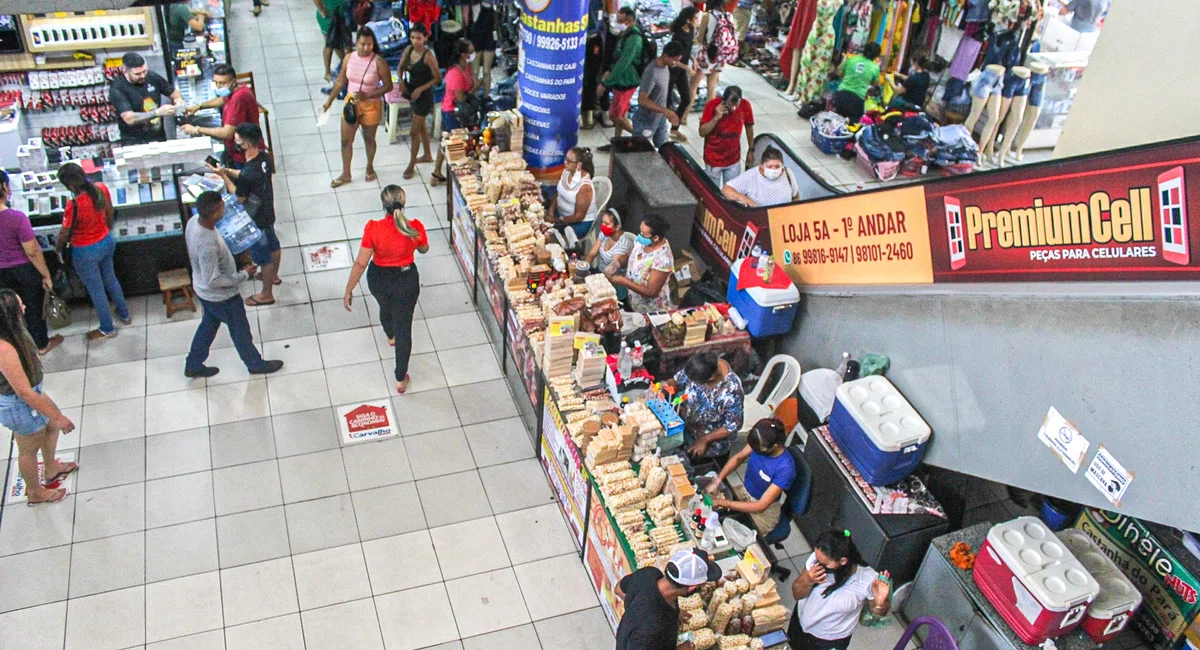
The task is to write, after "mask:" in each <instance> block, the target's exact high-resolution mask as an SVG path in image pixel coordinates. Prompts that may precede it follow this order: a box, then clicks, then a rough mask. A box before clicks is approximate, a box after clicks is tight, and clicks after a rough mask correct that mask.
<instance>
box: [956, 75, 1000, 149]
mask: <svg viewBox="0 0 1200 650" xmlns="http://www.w3.org/2000/svg"><path fill="white" fill-rule="evenodd" d="M1003 84H1004V66H1002V65H998V64H995V63H993V64H991V65H985V66H983V72H981V73H980V75H979V78H978V79H976V80H975V83H974V85H972V86H971V113H970V114H969V115H968V116H967V121H966V122H963V126H965V127H967V131H970V132H971V133H974V132H975V125H976V124H977V123H978V122H979V118H980V117H981V116H982V115H983V111H984V109H985V108H986V109H987V116H988V123H987V125H986V126H985V127H984V131H987V130H989V129H991V128H992V127H993V126H994V125H995V124H996V122H997V121H999V116H1000V88H1001V86H1003ZM983 135H987V134H986V133H984V134H983ZM979 142H985V140H984V138H982V137H981V138H980V139H979Z"/></svg>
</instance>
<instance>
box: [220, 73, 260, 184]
mask: <svg viewBox="0 0 1200 650" xmlns="http://www.w3.org/2000/svg"><path fill="white" fill-rule="evenodd" d="M246 122H249V123H251V124H258V100H257V99H255V98H254V91H253V90H250V87H249V86H238V87H237V88H236V89H235V90H234V91H233V93H232V94H231V95H229V97H227V98H225V105H224V106H222V107H221V124H222V125H227V124H231V125H233V126H235V127H236V126H237V125H239V124H243V123H246ZM225 153H226V154H228V155H229V157H230V159H231V160H233V162H235V163H238V164H239V165H240V164H242V163H244V162H246V154H245V152H242V151H238V150H237V147H235V146H234V144H233V135H232V134H230V136H229V137H228V138H227V139H226V140H225Z"/></svg>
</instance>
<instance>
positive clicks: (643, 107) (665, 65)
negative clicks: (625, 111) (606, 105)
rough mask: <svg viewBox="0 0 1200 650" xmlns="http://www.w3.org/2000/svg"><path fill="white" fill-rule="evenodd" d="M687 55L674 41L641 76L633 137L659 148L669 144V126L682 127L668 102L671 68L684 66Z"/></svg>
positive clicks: (634, 113)
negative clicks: (685, 55) (683, 61)
mask: <svg viewBox="0 0 1200 650" xmlns="http://www.w3.org/2000/svg"><path fill="white" fill-rule="evenodd" d="M684 53H685V48H684V46H683V43H680V42H678V41H671V42H670V43H667V44H666V46H665V47H663V52H662V54H661V55H660V56H659V57H658V58H657V59H654V60H653V61H651V62H650V64H649V65H647V66H646V69H645V70H644V71H643V72H642V85H641V86H638V107H637V110H636V111H634V112H633V135H635V136H642V137H644V138H648V139H649V140H650V141H651V142H653V143H654V146H656V147H661V146H663V144H665V143H666V142H667V138H668V136H669V135H670V129H669V127H668V124H669V125H670V126H678V125H679V116H678V115H676V114H675V111H672V110H671V109H669V108H667V100H668V98H669V96H670V92H671V91H670V86H671V67H672V66H678V65H682V64H681V63H680V61H681V60H682V58H683V55H684Z"/></svg>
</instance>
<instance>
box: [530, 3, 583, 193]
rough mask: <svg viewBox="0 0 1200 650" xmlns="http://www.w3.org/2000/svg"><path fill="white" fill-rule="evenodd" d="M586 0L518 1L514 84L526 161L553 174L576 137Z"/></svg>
mask: <svg viewBox="0 0 1200 650" xmlns="http://www.w3.org/2000/svg"><path fill="white" fill-rule="evenodd" d="M587 9H588V2H587V0H554V2H550V0H523V1H522V2H521V20H520V30H521V48H520V51H519V54H518V56H517V74H518V78H517V85H518V86H519V87H520V90H521V114H522V115H524V117H525V145H524V152H525V162H527V163H529V167H530V168H531V171H532V172H533V173H534V174H535V175H538V176H543V177H545V176H554V175H556V174H557V173H558V172H559V171H560V170H561V169H562V164H563V159H564V158H565V157H566V154H567V150H569V149H570V148H571V147H574V146H575V144H576V142H577V141H578V138H579V106H580V102H581V101H582V99H583V58H584V56H583V54H584V47H585V45H586V43H587V28H588V11H587Z"/></svg>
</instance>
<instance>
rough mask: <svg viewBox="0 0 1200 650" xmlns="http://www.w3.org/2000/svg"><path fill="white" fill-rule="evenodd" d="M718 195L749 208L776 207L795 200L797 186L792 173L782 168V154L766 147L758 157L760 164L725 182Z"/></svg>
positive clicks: (797, 191)
mask: <svg viewBox="0 0 1200 650" xmlns="http://www.w3.org/2000/svg"><path fill="white" fill-rule="evenodd" d="M721 193H722V194H724V195H725V198H727V199H729V200H731V201H739V202H741V203H744V204H746V205H749V206H759V205H780V204H781V203H790V202H792V201H796V200H798V199H799V198H800V187H799V186H798V185H796V179H795V178H793V177H792V173H791V172H790V171H788V170H787V169H786V168H784V166H783V153H781V152H780V151H779V150H778V149H776V148H775V147H767V148H766V150H765V151H763V154H762V163H761V164H760V165H759V166H757V167H751V168H750V169H747V170H746V171H744V172H742V173H741V174H739V175H738V176H737V177H736V178H734V179H733V180H731V181H729V182H727V183H725V187H723V188H721Z"/></svg>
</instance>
